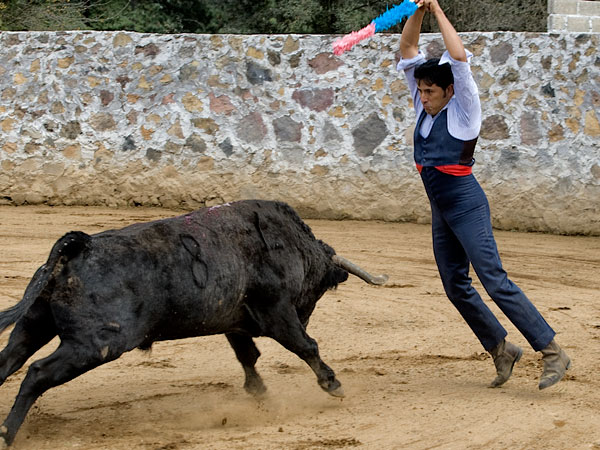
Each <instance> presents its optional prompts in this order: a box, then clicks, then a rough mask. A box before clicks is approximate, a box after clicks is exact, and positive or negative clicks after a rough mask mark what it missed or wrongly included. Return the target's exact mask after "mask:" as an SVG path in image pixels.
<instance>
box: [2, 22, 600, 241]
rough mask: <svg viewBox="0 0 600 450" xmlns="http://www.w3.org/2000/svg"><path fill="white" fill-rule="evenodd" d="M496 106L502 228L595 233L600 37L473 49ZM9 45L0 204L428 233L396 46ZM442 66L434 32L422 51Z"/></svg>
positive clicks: (518, 37) (482, 171) (271, 42)
mask: <svg viewBox="0 0 600 450" xmlns="http://www.w3.org/2000/svg"><path fill="white" fill-rule="evenodd" d="M462 38H463V39H464V41H465V43H466V45H467V47H468V48H470V49H471V51H473V53H474V54H475V57H474V58H473V72H474V75H475V78H476V80H477V82H478V84H479V86H480V91H481V96H482V103H483V108H484V120H483V127H482V132H481V137H480V140H479V144H478V150H477V151H476V160H477V162H476V165H475V168H474V173H475V174H476V176H477V177H478V179H479V181H480V183H481V184H482V185H483V186H484V188H485V190H486V192H487V194H488V197H489V199H490V203H491V206H492V214H493V222H494V225H495V226H496V227H498V228H502V229H520V230H536V231H549V232H558V233H585V234H600V148H599V147H600V146H599V142H600V124H599V120H600V113H599V110H600V57H599V56H598V50H597V49H598V44H599V40H600V35H599V34H593V33H592V34H571V33H564V34H546V33H505V32H503V33H465V34H462ZM333 39H334V37H333V36H298V35H289V36H288V35H285V36H282V35H274V36H235V35H212V36H209V35H152V34H136V33H125V32H115V33H101V32H58V33H52V32H29V33H25V32H23V33H19V32H15V33H2V34H1V35H0V41H1V45H0V130H1V134H0V168H1V172H0V198H1V199H2V201H3V202H4V203H10V204H25V203H30V204H31V203H42V202H44V203H48V204H66V205H70V204H83V205H110V206H131V205H160V206H166V207H183V208H196V207H199V206H204V205H213V204H216V203H220V202H225V201H231V200H236V199H242V198H271V199H279V200H283V201H287V202H289V203H290V204H292V205H293V206H294V207H296V208H297V209H298V210H299V211H300V212H301V214H302V215H304V216H305V217H322V218H336V219H344V218H351V219H377V220H388V221H413V222H421V223H424V222H428V221H429V210H428V205H427V201H426V198H425V195H424V193H423V188H422V186H421V182H420V179H419V177H418V174H417V172H416V170H415V168H414V164H413V161H412V133H413V126H414V117H413V110H412V105H411V99H410V96H409V95H408V92H407V88H406V85H405V80H404V77H403V74H398V73H397V72H396V70H395V59H396V57H397V50H398V45H399V35H383V34H382V35H377V36H375V37H374V38H372V39H371V40H370V41H368V42H366V43H363V44H361V45H358V46H356V47H355V48H354V49H353V50H352V51H350V52H347V53H345V54H344V55H342V56H340V57H335V56H334V55H333V54H332V53H331V44H332V42H333ZM421 43H422V46H423V48H424V49H426V50H427V51H428V52H429V54H430V55H432V56H434V55H437V54H439V53H440V52H441V50H442V46H443V42H442V40H441V36H440V35H438V34H428V35H424V36H422V39H421Z"/></svg>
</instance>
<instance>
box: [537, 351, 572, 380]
mask: <svg viewBox="0 0 600 450" xmlns="http://www.w3.org/2000/svg"><path fill="white" fill-rule="evenodd" d="M542 355H543V356H542V361H544V371H543V372H542V376H541V377H540V384H539V388H540V389H546V388H547V387H550V386H552V385H554V384H556V383H558V382H559V381H560V380H562V378H563V377H564V376H565V373H566V371H567V369H568V368H569V367H571V359H570V358H569V357H568V356H567V354H566V353H565V351H564V350H563V349H562V348H560V347H559V346H558V344H557V343H556V342H555V341H554V340H552V342H550V344H548V347H546V348H545V349H543V350H542Z"/></svg>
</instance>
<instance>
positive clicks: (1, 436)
mask: <svg viewBox="0 0 600 450" xmlns="http://www.w3.org/2000/svg"><path fill="white" fill-rule="evenodd" d="M7 434H8V429H7V428H6V427H5V426H4V425H2V426H1V427H0V450H4V449H6V448H8V446H9V444H8V442H7V439H6V438H7Z"/></svg>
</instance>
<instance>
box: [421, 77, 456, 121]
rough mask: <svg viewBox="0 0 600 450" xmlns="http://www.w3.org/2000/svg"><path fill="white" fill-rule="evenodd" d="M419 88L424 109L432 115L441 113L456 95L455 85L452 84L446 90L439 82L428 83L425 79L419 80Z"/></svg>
mask: <svg viewBox="0 0 600 450" xmlns="http://www.w3.org/2000/svg"><path fill="white" fill-rule="evenodd" d="M417 88H418V90H419V94H420V96H421V103H422V104H423V109H425V112H426V113H427V114H429V115H430V116H435V115H436V114H437V113H439V112H440V111H441V110H442V108H443V107H444V106H446V104H447V103H448V102H449V101H450V99H451V98H452V96H453V95H454V85H452V84H451V85H450V86H448V87H447V88H446V90H444V89H442V88H441V87H439V86H438V85H437V84H431V85H428V84H427V83H425V81H423V80H419V81H418V82H417Z"/></svg>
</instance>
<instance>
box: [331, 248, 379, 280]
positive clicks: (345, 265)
mask: <svg viewBox="0 0 600 450" xmlns="http://www.w3.org/2000/svg"><path fill="white" fill-rule="evenodd" d="M331 259H332V261H333V262H334V263H335V264H336V265H338V266H339V267H341V268H342V269H344V270H346V271H348V272H350V273H351V274H352V275H356V276H357V277H359V278H361V279H363V280H364V281H366V282H367V283H369V284H376V285H377V286H381V285H382V284H384V283H385V282H386V281H387V280H388V276H387V275H376V276H374V275H371V274H370V273H368V272H367V271H366V270H364V269H361V268H360V267H358V266H357V265H356V264H354V263H353V262H350V261H348V260H347V259H346V258H343V257H341V256H340V255H333V256H332V257H331Z"/></svg>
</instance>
